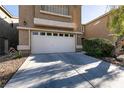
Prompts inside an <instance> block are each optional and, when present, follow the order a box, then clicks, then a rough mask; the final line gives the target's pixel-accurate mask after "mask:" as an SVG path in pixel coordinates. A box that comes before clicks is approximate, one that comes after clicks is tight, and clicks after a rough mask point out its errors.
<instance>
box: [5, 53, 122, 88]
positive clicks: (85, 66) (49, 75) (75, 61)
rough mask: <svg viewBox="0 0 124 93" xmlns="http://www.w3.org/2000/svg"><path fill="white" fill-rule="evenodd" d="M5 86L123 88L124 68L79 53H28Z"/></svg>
mask: <svg viewBox="0 0 124 93" xmlns="http://www.w3.org/2000/svg"><path fill="white" fill-rule="evenodd" d="M5 87H6V88H7V87H13V88H14V87H24V88H27V87H28V88H32V87H33V88H79V87H81V88H89V87H90V88H93V87H103V88H105V87H114V88H116V87H124V68H122V67H119V66H115V65H112V64H109V63H107V62H104V61H102V60H98V59H95V58H93V57H89V56H86V55H84V54H83V53H59V54H39V55H31V56H30V57H28V59H27V60H26V62H25V63H24V64H23V65H22V66H21V68H20V69H19V70H18V71H17V73H16V74H15V75H14V76H13V77H12V79H11V80H10V81H9V82H8V83H7V85H6V86H5Z"/></svg>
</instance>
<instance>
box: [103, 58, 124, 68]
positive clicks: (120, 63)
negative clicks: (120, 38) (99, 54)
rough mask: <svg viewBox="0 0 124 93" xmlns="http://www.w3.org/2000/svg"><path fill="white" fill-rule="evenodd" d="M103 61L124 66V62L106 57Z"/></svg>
mask: <svg viewBox="0 0 124 93" xmlns="http://www.w3.org/2000/svg"><path fill="white" fill-rule="evenodd" d="M101 59H102V60H104V61H106V62H109V63H112V64H115V65H118V66H124V62H123V61H119V60H117V59H115V58H113V57H104V58H101Z"/></svg>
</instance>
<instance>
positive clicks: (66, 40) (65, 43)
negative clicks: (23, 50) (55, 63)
mask: <svg viewBox="0 0 124 93" xmlns="http://www.w3.org/2000/svg"><path fill="white" fill-rule="evenodd" d="M31 52H32V53H34V54H37V53H59V52H75V37H64V36H63V37H61V36H47V35H45V36H41V35H32V36H31Z"/></svg>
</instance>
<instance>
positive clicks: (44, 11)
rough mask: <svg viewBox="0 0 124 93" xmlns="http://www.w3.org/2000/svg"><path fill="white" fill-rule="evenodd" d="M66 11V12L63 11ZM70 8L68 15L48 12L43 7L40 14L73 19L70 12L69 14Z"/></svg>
mask: <svg viewBox="0 0 124 93" xmlns="http://www.w3.org/2000/svg"><path fill="white" fill-rule="evenodd" d="M63 11H64V10H63ZM69 11H70V10H69V7H68V14H67V15H65V14H64V13H63V14H62V13H56V12H53V11H47V10H43V9H42V7H40V12H41V13H44V14H50V15H55V16H61V17H68V18H72V16H70V12H69Z"/></svg>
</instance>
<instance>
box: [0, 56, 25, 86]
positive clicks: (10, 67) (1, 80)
mask: <svg viewBox="0 0 124 93" xmlns="http://www.w3.org/2000/svg"><path fill="white" fill-rule="evenodd" d="M26 58H27V57H22V58H19V59H9V58H8V57H4V58H1V59H0V87H4V86H5V84H6V83H7V82H8V80H9V79H10V78H11V77H12V76H13V74H14V73H15V72H16V71H17V70H18V69H19V67H20V66H21V65H22V64H23V63H24V62H25V60H26Z"/></svg>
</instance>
